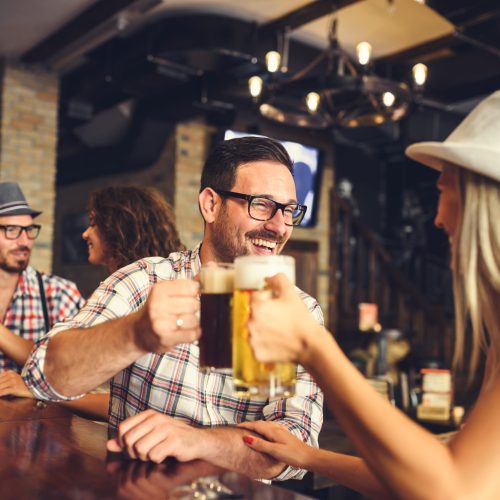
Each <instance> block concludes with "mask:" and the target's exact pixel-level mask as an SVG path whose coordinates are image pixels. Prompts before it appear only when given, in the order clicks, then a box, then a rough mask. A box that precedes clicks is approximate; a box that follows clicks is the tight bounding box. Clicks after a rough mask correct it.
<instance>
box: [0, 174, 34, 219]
mask: <svg viewBox="0 0 500 500" xmlns="http://www.w3.org/2000/svg"><path fill="white" fill-rule="evenodd" d="M41 213H42V212H39V211H38V210H33V209H32V208H30V206H29V205H28V202H27V201H26V198H25V197H24V194H23V192H22V191H21V188H20V187H19V184H17V182H0V217H3V216H4V215H32V216H33V217H36V216H37V215H40V214H41Z"/></svg>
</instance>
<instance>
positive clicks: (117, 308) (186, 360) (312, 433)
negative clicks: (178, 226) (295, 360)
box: [23, 245, 323, 479]
mask: <svg viewBox="0 0 500 500" xmlns="http://www.w3.org/2000/svg"><path fill="white" fill-rule="evenodd" d="M199 248H200V246H199V245H198V247H196V248H195V249H194V250H193V251H186V252H176V253H172V254H170V255H169V257H168V258H161V257H149V258H146V259H142V260H139V261H137V262H135V263H133V264H131V265H129V266H127V267H124V268H122V269H120V270H118V271H117V272H115V273H114V274H113V275H112V276H110V277H109V278H108V279H107V280H106V281H104V282H103V283H101V285H100V286H99V288H98V289H97V290H96V291H95V292H94V294H93V295H92V296H91V297H90V299H89V300H88V302H87V303H86V305H85V306H84V307H83V308H82V309H81V311H80V312H79V313H78V314H77V315H76V316H75V317H74V318H73V319H72V320H71V321H67V322H65V323H64V324H62V325H57V326H56V327H55V328H54V329H53V330H52V331H51V332H50V334H49V335H48V336H47V337H46V338H45V339H44V341H42V342H40V344H39V345H38V346H37V349H36V350H35V351H34V352H33V353H32V355H31V358H30V359H29V360H28V363H26V365H25V369H24V371H23V376H24V379H25V382H26V383H27V384H28V386H29V387H30V389H31V390H32V391H33V392H34V393H35V395H36V396H37V397H39V398H41V399H51V400H63V399H74V398H68V397H65V396H62V395H60V394H58V393H57V392H56V391H55V390H54V388H53V387H51V386H50V384H49V383H48V382H47V380H46V379H45V377H44V373H43V370H44V359H45V352H46V348H47V343H48V341H49V338H50V337H51V336H52V335H57V333H59V332H61V331H62V330H65V329H68V328H75V327H78V328H81V327H83V328H86V327H89V326H91V325H96V324H98V323H102V322H104V321H107V320H110V319H113V318H118V317H121V316H125V315H127V314H130V313H131V312H133V311H136V310H137V309H139V308H140V307H141V306H142V305H143V304H144V302H145V301H146V299H147V297H148V295H149V291H150V290H151V287H152V286H153V284H154V283H156V282H157V281H161V280H173V279H177V278H185V279H191V278H193V276H195V275H196V274H198V272H199V270H200V258H199ZM303 298H304V301H305V302H306V304H307V305H308V307H309V309H310V310H311V312H312V313H313V314H314V316H315V317H316V319H317V320H318V321H319V322H320V323H322V322H323V315H322V312H321V309H320V307H319V305H318V303H317V302H316V301H315V300H314V299H313V298H312V297H310V296H308V295H306V294H305V293H303ZM110 392H111V401H110V410H109V413H110V415H109V423H110V425H111V426H113V427H116V426H117V424H118V423H119V422H121V421H122V420H123V419H125V418H127V417H130V416H131V415H135V414H136V413H138V412H140V411H143V410H146V409H148V408H152V409H154V410H157V411H159V412H162V413H165V414H167V415H170V416H174V417H176V418H179V419H182V420H184V421H186V422H188V423H190V424H193V425H196V426H219V425H235V424H238V423H240V422H244V421H249V420H259V419H265V420H274V421H277V422H280V423H282V424H283V425H285V426H286V427H287V428H288V429H289V430H290V431H292V432H293V433H294V434H295V435H296V436H297V437H298V438H300V439H302V440H303V441H305V442H307V443H309V444H311V445H313V446H318V434H319V431H320V430H321V425H322V422H323V412H322V404H323V394H322V393H321V391H320V390H319V389H318V387H317V385H316V384H315V383H314V382H313V380H312V378H311V377H310V375H309V374H307V373H306V372H305V371H304V370H303V369H302V368H301V367H299V368H298V373H297V386H296V394H295V396H294V397H290V398H287V399H275V400H272V401H269V400H266V399H246V398H238V397H235V396H233V394H232V378H231V377H230V376H228V375H224V374H221V373H217V372H215V373H209V374H204V373H202V372H200V370H199V348H198V346H196V345H194V344H182V345H179V346H177V347H176V348H175V349H173V350H172V351H170V352H168V353H166V354H147V355H145V356H143V357H142V358H140V359H138V360H137V361H136V362H135V363H133V364H132V365H130V366H129V367H127V368H125V369H124V370H122V371H120V372H119V373H118V374H117V375H115V377H114V378H113V379H112V381H111V387H110ZM303 474H304V471H300V470H297V469H293V468H291V467H290V468H287V469H286V470H285V471H283V473H282V474H281V475H280V477H279V478H277V479H289V478H291V477H295V478H297V477H301V476H303Z"/></svg>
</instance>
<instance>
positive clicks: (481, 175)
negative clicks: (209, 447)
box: [242, 92, 500, 499]
mask: <svg viewBox="0 0 500 500" xmlns="http://www.w3.org/2000/svg"><path fill="white" fill-rule="evenodd" d="M407 154H408V156H410V158H413V159H415V160H417V161H419V162H421V163H423V164H425V165H427V166H430V167H432V168H435V169H437V170H440V171H441V176H440V178H439V181H438V189H439V190H440V199H439V205H438V213H437V217H436V225H438V226H440V227H442V228H443V229H444V230H445V231H446V232H447V234H448V236H449V239H450V245H451V251H452V271H453V280H454V281H453V287H454V298H455V312H456V337H457V338H456V351H455V361H456V362H460V361H461V359H462V357H463V350H464V335H465V329H466V325H467V323H468V321H470V323H471V326H472V328H471V331H472V350H471V353H470V357H469V363H470V364H469V366H470V369H471V372H472V373H473V372H474V370H476V368H477V362H478V356H479V352H480V350H481V349H484V350H485V351H486V352H487V354H488V357H487V368H486V373H485V377H484V383H483V387H482V390H481V393H480V396H479V398H478V400H477V402H476V404H475V406H474V408H473V410H472V411H471V413H470V415H469V416H468V419H467V422H466V424H465V426H464V427H463V428H462V429H461V430H460V431H459V432H457V433H456V435H455V436H454V437H453V439H452V440H451V442H450V443H449V444H448V445H445V444H442V443H441V442H439V441H438V440H437V439H436V438H435V436H434V435H432V434H431V433H429V432H427V431H426V430H424V429H423V428H421V427H420V426H418V425H417V424H415V423H414V422H413V421H411V420H410V419H409V418H407V417H406V416H405V415H404V414H403V413H401V412H400V411H398V410H397V409H395V408H394V407H392V406H391V405H390V404H389V403H388V402H387V401H385V400H383V398H382V397H380V396H379V395H378V394H376V393H375V392H374V391H373V390H372V389H371V388H370V386H369V385H368V384H367V383H366V381H365V380H364V378H363V377H362V375H361V374H360V373H359V372H358V371H357V370H356V368H354V367H353V365H352V364H351V363H350V362H349V360H348V359H347V358H346V356H345V355H344V354H343V352H342V351H341V350H340V348H339V346H338V345H337V343H336V342H335V340H334V338H333V337H332V335H331V334H330V333H329V332H327V331H326V330H325V329H322V328H321V327H319V326H318V325H317V323H315V322H314V320H313V319H312V318H311V316H310V314H308V312H307V310H305V309H304V307H303V305H302V303H301V301H300V299H299V298H298V297H297V296H296V294H295V291H294V288H293V287H292V286H291V285H290V283H289V282H287V281H286V278H284V277H283V276H282V275H278V276H275V277H274V278H272V279H270V280H269V285H270V286H271V287H272V288H273V290H274V292H275V296H276V298H274V299H272V300H264V299H263V298H259V297H256V298H255V300H254V303H253V304H252V307H253V313H252V319H251V321H250V324H249V327H250V331H251V340H252V345H253V348H254V350H255V353H256V356H257V357H258V358H259V359H260V360H262V361H266V362H267V361H290V360H293V361H297V362H298V363H300V364H301V365H303V366H304V367H305V368H306V370H308V371H309V372H310V373H311V374H312V375H313V377H314V378H315V379H316V381H317V382H318V383H319V385H320V386H321V387H322V388H323V390H324V392H325V396H326V400H327V402H328V403H329V406H330V408H331V410H332V412H333V413H334V414H335V416H336V417H337V420H338V422H339V423H340V425H341V426H342V427H343V429H344V431H345V432H346V433H347V435H348V436H349V438H350V439H351V441H352V442H353V444H354V445H355V447H356V449H357V451H358V453H359V456H360V458H357V457H347V456H345V455H341V454H337V453H331V452H327V451H324V450H315V449H313V448H310V447H308V446H306V445H304V444H303V443H301V442H299V441H297V440H296V439H295V438H293V437H292V436H291V435H290V434H289V433H288V432H287V431H286V430H285V429H283V428H282V427H280V426H278V425H273V424H272V423H267V422H255V423H245V424H242V427H245V428H247V429H249V430H251V431H254V432H257V433H258V434H260V435H261V436H262V438H261V437H257V436H255V435H253V434H252V435H250V434H249V435H248V436H245V437H244V441H245V442H246V444H247V445H248V446H250V447H251V448H253V449H255V450H258V451H263V452H266V453H268V454H269V455H271V456H272V457H274V458H275V459H278V460H281V461H283V462H286V463H289V464H292V465H294V466H297V467H303V468H306V469H310V470H314V471H318V472H321V473H324V474H327V475H329V476H331V477H333V478H335V479H336V480H337V481H338V482H340V483H343V484H345V485H346V486H348V487H350V488H353V489H356V490H358V491H360V492H362V493H363V494H365V495H368V496H371V497H379V498H389V497H396V498H404V499H411V498H439V499H442V498H443V499H460V498H467V499H471V498H481V499H487V498H492V499H493V498H495V499H498V498H500V473H499V471H500V424H499V422H500V307H499V306H500V92H496V93H494V94H493V95H491V96H490V97H489V98H487V99H485V100H484V101H483V102H482V103H480V104H479V105H478V106H477V107H476V108H475V109H474V110H473V111H472V112H471V113H470V114H469V116H468V117H466V119H465V120H464V121H463V122H462V123H461V124H460V125H459V126H458V127H457V128H456V129H455V131H454V132H453V133H452V134H451V135H450V136H449V137H448V138H447V139H446V141H444V142H443V143H434V142H427V143H419V144H415V145H413V146H410V147H409V148H408V149H407Z"/></svg>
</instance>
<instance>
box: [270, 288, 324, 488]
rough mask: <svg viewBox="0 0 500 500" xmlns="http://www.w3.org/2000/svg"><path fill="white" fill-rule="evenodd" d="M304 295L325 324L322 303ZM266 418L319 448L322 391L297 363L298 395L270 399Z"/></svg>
mask: <svg viewBox="0 0 500 500" xmlns="http://www.w3.org/2000/svg"><path fill="white" fill-rule="evenodd" d="M301 297H302V299H303V300H304V302H305V304H306V305H307V306H308V308H309V310H310V311H311V313H312V315H313V316H314V317H315V319H316V321H318V323H319V324H321V325H323V324H324V319H323V313H322V311H321V308H320V306H319V304H318V303H317V302H316V300H314V299H313V298H312V297H310V296H308V295H307V294H305V293H303V292H301ZM263 415H264V420H270V421H274V422H276V423H279V424H281V425H283V426H285V427H286V428H287V429H288V430H289V431H290V432H291V433H292V434H293V435H294V436H295V437H296V438H298V439H300V440H301V441H303V442H304V443H307V444H309V445H310V446H314V447H315V448H317V447H318V446H319V444H318V436H319V432H320V431H321V427H322V425H323V393H322V392H321V390H320V389H319V387H318V386H317V385H316V383H315V382H314V380H313V379H312V377H311V376H310V375H309V374H308V373H307V372H306V371H305V370H304V368H302V367H301V366H298V367H297V384H296V387H295V395H294V396H293V397H291V398H286V399H276V400H275V401H270V402H269V404H268V405H267V406H266V407H265V408H264V410H263ZM305 474H306V471H305V470H302V469H297V468H295V467H291V466H289V467H286V468H285V469H284V470H283V472H282V473H281V474H280V475H279V476H277V477H275V478H274V480H275V481H284V480H286V479H302V478H303V477H304V475H305Z"/></svg>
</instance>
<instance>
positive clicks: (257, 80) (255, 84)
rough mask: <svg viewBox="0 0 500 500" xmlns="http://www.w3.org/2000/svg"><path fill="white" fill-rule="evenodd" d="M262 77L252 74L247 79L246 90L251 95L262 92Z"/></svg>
mask: <svg viewBox="0 0 500 500" xmlns="http://www.w3.org/2000/svg"><path fill="white" fill-rule="evenodd" d="M262 84H263V81H262V78H261V77H260V76H252V77H250V78H249V79H248V90H249V92H250V95H251V96H252V97H259V96H260V94H261V93H262Z"/></svg>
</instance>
